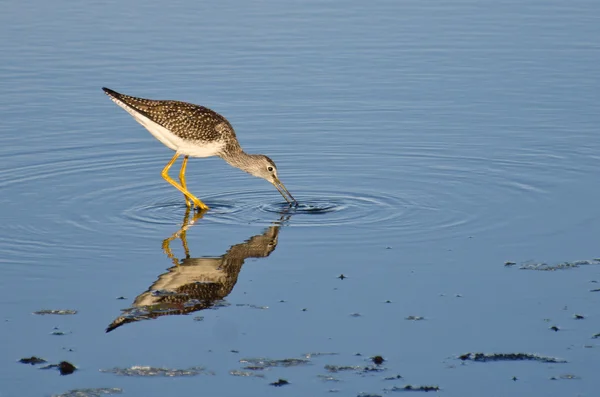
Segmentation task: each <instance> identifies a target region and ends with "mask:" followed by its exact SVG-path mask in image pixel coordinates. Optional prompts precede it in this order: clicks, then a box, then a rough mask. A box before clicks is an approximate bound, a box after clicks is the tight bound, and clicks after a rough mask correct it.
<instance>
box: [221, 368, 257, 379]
mask: <svg viewBox="0 0 600 397" xmlns="http://www.w3.org/2000/svg"><path fill="white" fill-rule="evenodd" d="M229 375H232V376H244V377H254V378H264V377H265V375H264V374H257V373H256V372H252V371H240V370H237V369H234V370H231V371H229Z"/></svg>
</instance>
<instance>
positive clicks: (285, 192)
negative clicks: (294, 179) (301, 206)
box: [273, 178, 298, 207]
mask: <svg viewBox="0 0 600 397" xmlns="http://www.w3.org/2000/svg"><path fill="white" fill-rule="evenodd" d="M273 186H275V188H276V189H277V191H278V192H279V193H281V195H282V196H283V198H284V199H285V201H287V202H288V203H289V205H293V206H295V207H297V206H298V201H296V199H295V198H294V196H292V194H291V193H290V192H289V191H288V190H287V189H286V188H285V186H283V183H281V181H280V180H279V179H278V178H275V181H274V182H273Z"/></svg>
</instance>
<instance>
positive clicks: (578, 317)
mask: <svg viewBox="0 0 600 397" xmlns="http://www.w3.org/2000/svg"><path fill="white" fill-rule="evenodd" d="M573 318H574V319H575V320H583V319H585V316H583V315H581V314H574V315H573Z"/></svg>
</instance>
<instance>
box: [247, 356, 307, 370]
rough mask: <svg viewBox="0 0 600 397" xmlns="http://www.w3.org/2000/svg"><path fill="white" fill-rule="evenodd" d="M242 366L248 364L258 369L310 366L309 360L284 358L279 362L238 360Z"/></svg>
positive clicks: (254, 359) (263, 359)
mask: <svg viewBox="0 0 600 397" xmlns="http://www.w3.org/2000/svg"><path fill="white" fill-rule="evenodd" d="M240 363H242V364H250V365H254V366H256V367H260V368H270V367H297V366H300V365H308V364H310V361H309V360H306V359H303V358H284V359H281V360H272V359H269V358H243V359H241V360H240ZM246 368H248V367H246Z"/></svg>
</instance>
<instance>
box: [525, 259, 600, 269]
mask: <svg viewBox="0 0 600 397" xmlns="http://www.w3.org/2000/svg"><path fill="white" fill-rule="evenodd" d="M586 265H600V260H598V259H591V260H583V261H574V262H562V263H558V264H556V265H549V264H547V263H543V262H541V263H524V264H522V265H521V266H520V267H519V269H524V270H541V271H555V270H565V269H573V268H578V267H580V266H586Z"/></svg>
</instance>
